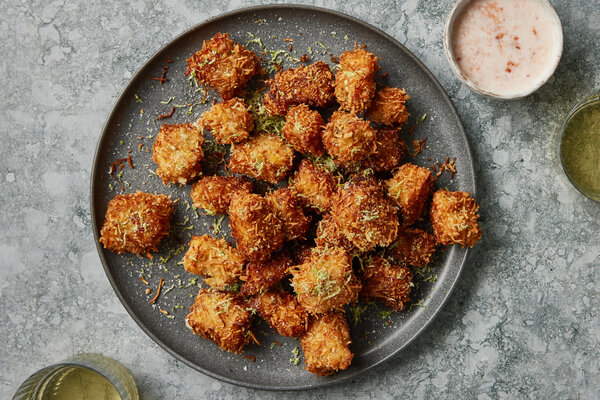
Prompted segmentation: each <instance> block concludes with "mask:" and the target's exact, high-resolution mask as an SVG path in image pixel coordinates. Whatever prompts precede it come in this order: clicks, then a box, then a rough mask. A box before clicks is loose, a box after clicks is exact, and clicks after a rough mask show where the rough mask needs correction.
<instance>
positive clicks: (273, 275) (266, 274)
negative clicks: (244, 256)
mask: <svg viewBox="0 0 600 400" xmlns="http://www.w3.org/2000/svg"><path fill="white" fill-rule="evenodd" d="M292 265H293V263H292V259H291V258H290V256H289V255H288V254H287V252H285V251H280V252H278V253H275V254H273V256H272V257H271V258H270V259H269V260H267V261H252V262H249V263H248V265H247V266H246V276H244V277H242V280H245V282H244V284H243V285H242V288H241V290H240V293H241V295H242V296H252V295H255V294H258V293H262V292H264V291H266V290H267V289H269V288H271V287H273V286H275V285H276V284H278V283H279V282H281V280H282V279H283V278H284V277H286V276H287V275H289V274H290V271H289V269H290V268H291V267H292Z"/></svg>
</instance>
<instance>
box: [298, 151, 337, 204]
mask: <svg viewBox="0 0 600 400" xmlns="http://www.w3.org/2000/svg"><path fill="white" fill-rule="evenodd" d="M292 186H293V187H294V189H296V193H298V197H299V198H300V202H301V203H302V205H303V206H304V207H308V208H312V209H314V210H315V211H317V212H318V213H321V214H323V213H326V212H327V211H328V210H329V209H330V208H331V200H332V198H333V194H334V193H335V190H336V181H335V179H334V177H333V175H332V174H331V173H330V172H329V171H327V170H326V169H325V168H323V167H320V166H317V165H315V164H313V163H312V162H311V161H310V160H308V159H306V158H305V159H303V160H302V161H301V162H300V165H299V166H298V169H297V170H296V173H295V174H294V178H293V183H292Z"/></svg>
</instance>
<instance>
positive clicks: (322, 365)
mask: <svg viewBox="0 0 600 400" xmlns="http://www.w3.org/2000/svg"><path fill="white" fill-rule="evenodd" d="M300 344H301V345H302V350H303V351H304V361H305V363H306V370H307V371H309V372H312V373H313V374H319V375H330V374H333V373H334V372H337V371H340V370H345V369H347V368H348V367H349V366H350V363H351V362H352V357H354V354H352V352H351V351H350V349H349V346H350V345H351V344H352V340H351V339H350V331H349V329H348V323H347V322H346V316H345V315H344V313H342V312H330V313H328V314H325V315H322V316H320V317H316V318H313V319H312V321H311V322H310V325H309V327H308V330H307V331H306V333H305V334H304V335H302V337H301V338H300Z"/></svg>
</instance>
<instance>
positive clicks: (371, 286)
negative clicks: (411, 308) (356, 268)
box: [359, 256, 413, 311]
mask: <svg viewBox="0 0 600 400" xmlns="http://www.w3.org/2000/svg"><path fill="white" fill-rule="evenodd" d="M359 275H360V279H361V281H362V285H363V286H362V290H361V291H360V295H361V296H363V297H365V298H367V299H374V300H378V301H381V302H383V303H384V304H385V305H386V306H388V307H389V308H391V309H392V310H394V311H402V310H404V309H405V308H406V305H407V304H408V303H409V302H410V292H411V289H412V287H413V284H412V278H413V275H412V272H411V271H410V268H408V267H406V266H404V265H401V264H397V265H396V264H391V263H390V262H389V261H388V260H386V259H385V258H382V257H379V256H376V257H374V258H373V259H371V260H368V261H367V262H366V263H365V266H364V270H363V271H361V273H360V274H359Z"/></svg>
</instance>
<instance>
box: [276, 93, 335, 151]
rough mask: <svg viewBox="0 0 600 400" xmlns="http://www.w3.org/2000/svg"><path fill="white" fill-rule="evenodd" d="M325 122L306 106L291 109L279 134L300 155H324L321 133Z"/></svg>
mask: <svg viewBox="0 0 600 400" xmlns="http://www.w3.org/2000/svg"><path fill="white" fill-rule="evenodd" d="M324 126H325V122H324V121H323V118H322V117H321V114H319V112H318V111H314V110H311V109H310V108H308V106H307V105H306V104H300V105H299V106H296V107H292V108H290V110H289V111H288V113H287V115H286V117H285V125H284V126H283V129H282V131H281V133H282V134H283V137H284V138H285V140H287V141H288V142H290V143H291V144H292V146H294V149H296V150H297V151H299V152H300V153H307V154H311V155H313V156H315V157H319V156H322V155H323V153H324V150H323V142H322V141H321V131H322V130H323V127H324Z"/></svg>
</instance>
